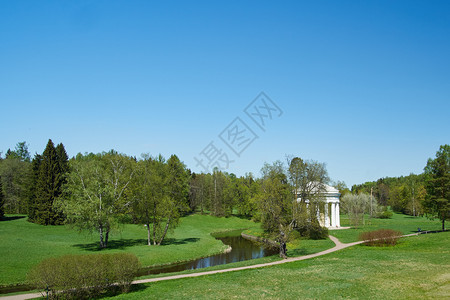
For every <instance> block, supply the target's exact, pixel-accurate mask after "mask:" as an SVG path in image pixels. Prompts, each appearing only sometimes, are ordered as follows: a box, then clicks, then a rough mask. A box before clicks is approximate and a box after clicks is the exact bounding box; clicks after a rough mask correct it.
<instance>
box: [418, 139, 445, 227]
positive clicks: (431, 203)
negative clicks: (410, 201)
mask: <svg viewBox="0 0 450 300" xmlns="http://www.w3.org/2000/svg"><path fill="white" fill-rule="evenodd" d="M425 174H426V175H427V177H426V188H427V191H428V195H427V197H426V200H425V202H424V207H425V209H426V212H427V214H428V215H429V216H430V217H437V218H439V219H440V220H441V221H442V230H445V220H447V219H449V218H450V145H443V146H440V148H439V150H438V151H437V152H436V158H435V159H431V158H430V159H428V162H427V165H426V167H425Z"/></svg>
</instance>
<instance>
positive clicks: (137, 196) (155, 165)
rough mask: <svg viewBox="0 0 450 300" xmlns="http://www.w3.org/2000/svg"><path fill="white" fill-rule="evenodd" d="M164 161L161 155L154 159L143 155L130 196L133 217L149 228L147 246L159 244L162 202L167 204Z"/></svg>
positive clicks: (138, 164)
mask: <svg viewBox="0 0 450 300" xmlns="http://www.w3.org/2000/svg"><path fill="white" fill-rule="evenodd" d="M164 168H165V165H164V159H163V157H162V156H161V155H160V156H159V157H158V158H156V159H153V158H151V157H150V156H148V155H143V160H140V161H139V162H138V163H137V166H136V176H135V180H133V182H132V185H131V187H130V189H129V190H128V192H129V194H130V195H131V197H132V199H133V204H132V208H133V211H132V213H133V216H134V218H135V219H136V221H137V222H138V223H140V224H144V225H145V226H146V228H147V244H148V245H149V246H150V245H151V244H152V241H153V244H154V245H157V243H158V242H159V239H158V233H157V229H158V228H159V227H160V226H159V225H160V219H161V217H160V216H161V215H162V214H163V213H162V212H161V206H162V205H161V202H166V199H165V198H164V197H165V196H166V193H165V189H166V185H165V182H164V177H165V170H164Z"/></svg>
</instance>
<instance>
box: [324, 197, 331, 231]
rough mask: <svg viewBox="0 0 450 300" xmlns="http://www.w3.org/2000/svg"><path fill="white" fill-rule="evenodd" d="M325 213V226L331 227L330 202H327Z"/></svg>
mask: <svg viewBox="0 0 450 300" xmlns="http://www.w3.org/2000/svg"><path fill="white" fill-rule="evenodd" d="M324 215H325V224H324V225H325V227H330V218H329V216H328V202H325V212H324Z"/></svg>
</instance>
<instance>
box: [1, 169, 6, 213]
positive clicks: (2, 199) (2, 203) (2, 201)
mask: <svg viewBox="0 0 450 300" xmlns="http://www.w3.org/2000/svg"><path fill="white" fill-rule="evenodd" d="M4 204H5V200H4V198H3V188H2V177H1V176H0V219H2V218H3V216H4V215H5V210H4V207H3V206H4Z"/></svg>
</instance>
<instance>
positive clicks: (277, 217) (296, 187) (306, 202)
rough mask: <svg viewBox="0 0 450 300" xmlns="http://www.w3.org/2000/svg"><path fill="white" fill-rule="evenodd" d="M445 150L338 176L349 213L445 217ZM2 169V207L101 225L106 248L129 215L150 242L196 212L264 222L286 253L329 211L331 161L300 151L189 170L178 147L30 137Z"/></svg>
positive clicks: (31, 216) (50, 220)
mask: <svg viewBox="0 0 450 300" xmlns="http://www.w3.org/2000/svg"><path fill="white" fill-rule="evenodd" d="M449 152H450V151H449V146H448V145H444V146H441V148H440V150H439V151H438V152H437V154H436V158H435V159H431V158H430V159H429V161H428V163H427V166H426V168H425V172H424V174H420V175H413V174H411V175H409V176H406V177H398V178H383V179H380V180H378V181H376V182H367V183H364V184H361V185H354V186H353V187H352V189H351V191H350V190H349V189H348V188H347V187H346V186H345V183H343V182H337V183H335V184H334V186H335V187H337V188H338V189H339V190H340V191H341V193H342V196H343V198H342V199H341V200H342V208H343V212H345V213H348V214H349V216H351V215H355V216H357V215H358V213H359V214H361V213H366V212H367V210H369V209H370V210H369V211H370V214H375V213H378V212H380V211H381V209H380V207H386V206H387V205H390V206H391V207H392V208H393V209H394V210H395V211H399V212H403V213H408V214H411V215H415V216H417V215H422V214H424V213H427V214H428V215H430V216H435V217H438V218H439V219H441V220H443V224H444V222H445V219H447V218H448V214H449V208H448V201H449V200H448V199H449V195H448V193H449V169H450V167H449V161H450V159H449ZM0 176H1V180H0V184H1V188H2V189H1V191H2V193H0V204H2V205H0V207H1V209H2V210H1V211H0V213H2V212H5V213H19V214H28V220H29V221H31V222H34V223H38V224H44V225H58V224H63V223H68V224H71V225H72V226H74V227H75V228H77V229H79V230H87V231H91V232H96V233H97V234H98V236H99V245H100V247H107V245H108V239H109V235H110V233H111V231H113V230H115V229H117V228H119V224H121V223H124V222H129V223H136V224H142V225H144V226H145V227H146V229H147V243H148V245H160V244H161V243H162V242H163V241H164V239H165V237H166V236H167V234H168V232H170V231H171V230H173V229H174V228H175V227H176V226H177V225H178V223H179V220H180V217H181V216H182V215H183V214H186V213H189V212H199V213H201V214H210V215H214V216H218V217H228V216H231V215H240V216H242V217H246V218H252V219H253V220H255V221H259V222H261V223H262V226H263V228H264V229H265V230H266V232H267V233H269V234H270V235H272V237H273V238H274V239H276V240H277V241H278V242H280V255H281V256H284V255H285V251H286V249H285V245H286V242H287V240H288V239H289V236H290V235H291V233H292V232H293V231H298V232H299V233H300V234H302V235H310V236H317V235H318V236H320V235H321V234H323V229H322V228H321V227H320V225H319V223H318V221H317V218H316V217H312V216H316V215H317V213H318V212H319V211H320V209H322V210H323V208H320V207H321V206H323V202H324V198H323V192H324V184H326V183H329V182H330V179H329V177H328V173H327V170H326V167H325V164H323V163H319V162H316V161H313V160H303V159H302V158H299V157H294V156H290V157H286V159H285V161H284V162H282V161H276V162H273V163H272V164H269V163H265V164H264V166H263V167H262V169H261V176H260V177H259V178H257V177H255V176H254V175H253V174H251V173H248V174H246V175H245V176H240V177H238V176H236V175H234V174H232V173H227V172H223V171H220V170H218V169H215V170H213V172H211V173H206V174H205V173H200V174H197V173H192V172H191V171H190V170H189V169H188V168H187V167H186V165H184V163H182V162H181V161H180V160H179V158H178V157H177V156H176V155H172V156H170V158H169V159H167V160H166V159H165V158H164V157H163V156H162V155H159V156H155V157H152V156H150V155H148V154H144V155H142V156H141V157H140V158H139V159H137V158H136V157H132V156H128V155H125V154H122V153H118V152H117V151H114V150H111V151H109V152H102V153H97V154H94V153H86V154H81V153H79V154H77V155H76V156H75V157H73V158H71V159H70V160H69V159H68V156H67V153H66V151H65V149H64V146H63V144H62V143H60V144H58V145H57V146H56V147H55V146H54V144H53V142H52V140H49V141H48V143H47V146H46V148H45V150H44V151H43V153H42V154H37V153H36V154H35V155H34V157H33V159H31V155H30V153H29V152H28V147H27V144H26V143H25V142H21V143H18V144H17V145H16V147H15V149H14V150H8V151H7V152H6V156H5V158H1V157H0ZM364 195H366V196H364ZM367 195H373V198H372V197H368V196H367ZM373 199H375V201H373ZM443 226H444V225H443Z"/></svg>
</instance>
